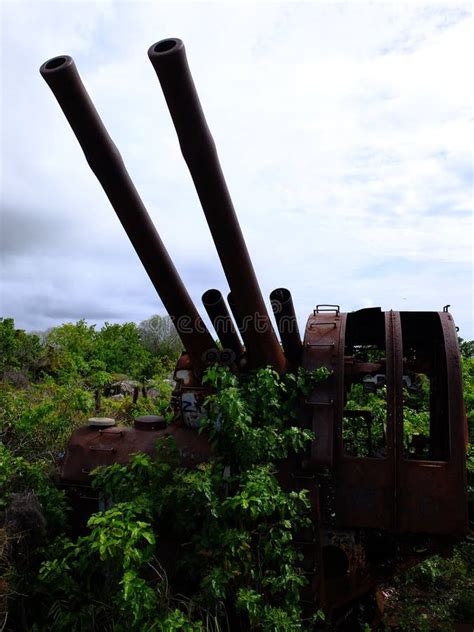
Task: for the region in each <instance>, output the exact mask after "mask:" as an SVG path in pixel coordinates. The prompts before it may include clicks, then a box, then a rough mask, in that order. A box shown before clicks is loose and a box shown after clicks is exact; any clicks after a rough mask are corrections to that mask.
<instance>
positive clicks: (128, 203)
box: [40, 55, 215, 372]
mask: <svg viewBox="0 0 474 632" xmlns="http://www.w3.org/2000/svg"><path fill="white" fill-rule="evenodd" d="M40 72H41V75H42V76H43V78H44V79H45V81H46V83H47V84H48V85H49V87H50V88H51V90H52V91H53V93H54V96H55V97H56V99H57V101H58V103H59V105H60V106H61V109H62V110H63V112H64V114H65V115H66V118H67V120H68V121H69V124H70V125H71V127H72V129H73V131H74V134H75V135H76V137H77V140H78V141H79V143H80V145H81V147H82V149H83V151H84V154H85V157H86V160H87V162H88V163H89V166H90V167H91V169H92V171H93V172H94V173H95V175H96V176H97V179H98V180H99V182H100V184H101V185H102V188H103V189H104V191H105V193H106V195H107V197H108V198H109V200H110V202H111V204H112V206H113V208H114V209H115V212H116V213H117V216H118V218H119V220H120V222H121V223H122V226H123V227H124V229H125V232H126V233H127V235H128V237H129V239H130V241H131V242H132V244H133V247H134V248H135V250H136V253H137V254H138V256H139V258H140V261H141V262H142V264H143V266H144V268H145V270H146V271H147V273H148V276H149V277H150V279H151V282H152V283H153V285H154V287H155V289H156V291H157V292H158V294H159V296H160V298H161V300H162V301H163V304H164V306H165V308H166V309H167V311H168V313H169V315H170V316H171V317H172V319H173V321H174V323H175V326H176V329H177V331H178V334H179V336H180V338H181V340H182V342H183V345H184V347H185V349H186V351H187V352H188V354H189V355H190V357H191V360H192V363H193V367H194V369H195V370H196V371H198V372H199V371H200V370H202V368H203V366H204V365H205V357H206V352H207V351H208V350H209V349H211V348H215V344H214V341H213V339H212V337H211V335H210V333H209V332H208V330H207V328H206V326H205V324H204V323H203V321H202V320H201V317H200V316H199V313H198V312H197V309H196V307H195V305H194V303H193V301H192V300H191V297H190V296H189V294H188V292H187V290H186V288H185V287H184V285H183V282H182V280H181V278H180V276H179V274H178V272H177V271H176V268H175V267H174V264H173V262H172V260H171V258H170V256H169V254H168V252H167V250H166V248H165V246H164V244H163V242H162V241H161V238H160V236H159V234H158V232H157V231H156V229H155V227H154V225H153V222H152V221H151V218H150V216H149V215H148V212H147V210H146V208H145V206H144V205H143V202H142V200H141V198H140V196H139V195H138V192H137V190H136V189H135V186H134V184H133V182H132V180H131V178H130V176H129V174H128V172H127V170H126V168H125V165H124V163H123V161H122V157H121V155H120V153H119V151H118V149H117V147H116V146H115V144H114V143H113V141H112V139H111V138H110V136H109V134H108V133H107V130H106V129H105V127H104V124H103V123H102V121H101V119H100V117H99V115H98V113H97V110H96V109H95V107H94V105H93V103H92V101H91V99H90V97H89V95H88V93H87V91H86V89H85V87H84V84H83V83H82V80H81V78H80V76H79V73H78V72H77V69H76V65H75V63H74V60H73V59H72V58H71V57H69V56H68V55H63V56H60V57H54V58H53V59H50V60H49V61H47V62H45V63H44V64H43V65H42V66H41V68H40Z"/></svg>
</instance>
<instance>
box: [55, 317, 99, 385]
mask: <svg viewBox="0 0 474 632" xmlns="http://www.w3.org/2000/svg"><path fill="white" fill-rule="evenodd" d="M96 338H97V332H96V331H95V325H88V324H87V323H86V321H85V320H83V319H82V320H79V321H78V322H77V323H76V324H73V323H65V324H64V325H61V326H60V327H54V328H53V329H51V330H50V331H49V332H48V334H47V336H46V341H45V342H46V345H47V346H48V347H50V348H52V349H53V350H54V351H55V352H56V353H55V354H53V355H55V356H56V357H55V363H54V366H55V367H56V368H55V370H54V372H57V373H58V375H59V376H60V377H61V379H62V380H63V381H68V380H69V379H70V378H73V379H77V378H79V377H85V376H87V375H88V373H89V371H90V366H89V363H90V361H91V360H92V359H94V356H95V342H96Z"/></svg>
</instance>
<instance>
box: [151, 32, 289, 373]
mask: <svg viewBox="0 0 474 632" xmlns="http://www.w3.org/2000/svg"><path fill="white" fill-rule="evenodd" d="M148 56H149V58H150V61H151V63H152V64H153V67H154V69H155V71H156V74H157V76H158V79H159V81H160V84H161V88H162V90H163V93H164V95H165V99H166V103H167V105H168V109H169V111H170V114H171V117H172V119H173V123H174V126H175V129H176V133H177V135H178V139H179V144H180V147H181V151H182V154H183V157H184V159H185V161H186V164H187V165H188V168H189V171H190V173H191V176H192V178H193V181H194V185H195V187H196V190H197V193H198V196H199V199H200V201H201V205H202V208H203V210H204V214H205V216H206V220H207V223H208V225H209V228H210V231H211V234H212V237H213V239H214V243H215V245H216V249H217V253H218V255H219V258H220V261H221V264H222V267H223V269H224V273H225V275H226V278H227V282H228V283H229V287H230V289H231V292H232V294H233V296H234V299H235V301H236V304H237V305H238V310H239V313H240V314H241V317H242V320H243V323H244V327H243V329H242V337H243V340H244V343H245V347H246V350H247V356H248V362H249V365H250V366H251V367H253V368H255V367H260V366H266V365H271V366H273V367H274V368H275V369H276V370H277V371H279V372H282V371H284V369H285V366H286V361H285V357H284V355H283V352H282V350H281V347H280V345H279V344H278V340H277V338H276V336H275V332H274V330H273V327H272V324H271V322H270V317H269V315H268V311H267V308H266V306H265V302H264V300H263V296H262V293H261V291H260V287H259V284H258V280H257V277H256V275H255V271H254V268H253V265H252V261H251V259H250V255H249V253H248V250H247V245H246V243H245V240H244V237H243V234H242V230H241V228H240V225H239V221H238V219H237V215H236V213H235V210H234V206H233V204H232V200H231V198H230V194H229V190H228V188H227V184H226V182H225V179H224V174H223V173H222V169H221V166H220V162H219V158H218V155H217V151H216V146H215V143H214V140H213V138H212V136H211V133H210V131H209V128H208V126H207V122H206V119H205V117H204V113H203V111H202V107H201V103H200V101H199V97H198V94H197V91H196V88H195V85H194V81H193V78H192V76H191V73H190V70H189V66H188V62H187V59H186V52H185V49H184V44H183V42H182V41H181V40H180V39H166V40H162V41H160V42H157V43H156V44H153V46H151V47H150V49H149V50H148Z"/></svg>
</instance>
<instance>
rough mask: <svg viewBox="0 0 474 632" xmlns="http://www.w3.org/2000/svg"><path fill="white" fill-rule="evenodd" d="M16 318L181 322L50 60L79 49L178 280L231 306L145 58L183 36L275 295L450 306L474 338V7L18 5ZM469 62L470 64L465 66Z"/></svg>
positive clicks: (13, 72) (11, 43) (8, 42)
mask: <svg viewBox="0 0 474 632" xmlns="http://www.w3.org/2000/svg"><path fill="white" fill-rule="evenodd" d="M1 11H2V58H1V74H2V84H1V99H2V143H3V145H2V162H1V179H2V183H1V185H2V199H1V205H2V206H1V239H2V279H1V281H2V288H1V309H0V312H1V314H2V315H4V316H12V317H14V318H15V321H16V323H17V326H19V327H23V328H26V329H28V330H41V329H45V328H47V327H51V326H53V325H55V324H59V323H62V322H65V321H75V320H78V319H80V318H86V319H87V320H89V321H90V322H91V323H98V324H99V325H101V324H102V323H103V322H104V321H109V322H125V321H130V320H133V321H136V322H138V321H140V320H143V319H145V318H148V317H150V316H151V315H152V314H156V313H161V314H162V313H164V311H163V306H162V304H161V302H160V300H159V298H158V297H157V296H156V293H155V291H154V289H153V287H152V285H151V283H150V281H149V280H148V277H147V276H146V273H145V272H144V270H143V269H142V267H141V264H140V262H139V260H138V258H137V256H136V255H135V253H134V251H133V249H132V247H131V245H130V244H129V242H128V240H127V237H126V236H125V234H124V233H123V229H122V227H121V226H120V224H119V222H118V220H117V218H116V216H115V213H114V212H113V210H112V208H111V207H110V206H109V203H108V200H107V199H106V197H105V194H104V193H103V191H102V189H101V188H100V185H99V184H98V182H97V181H96V179H95V177H94V176H93V174H92V172H91V171H90V170H89V167H88V166H87V164H86V162H85V160H84V156H83V154H82V151H81V149H80V147H79V145H78V143H77V141H76V139H75V137H74V135H73V133H72V131H71V129H70V128H69V126H68V124H67V122H66V120H65V118H64V116H63V114H62V112H61V111H60V109H59V106H58V105H57V103H56V101H55V99H54V97H53V95H52V93H51V92H50V90H49V88H48V87H47V85H46V84H45V82H44V81H43V79H42V78H41V77H40V74H39V72H38V68H39V66H40V64H41V63H42V62H43V61H45V60H47V59H49V58H50V57H53V56H56V55H59V54H69V55H72V56H73V57H74V59H75V61H76V65H77V67H78V69H79V72H80V73H81V76H82V78H83V80H84V83H85V85H86V87H87V89H88V90H89V92H90V95H91V97H92V99H93V101H94V103H95V105H96V107H97V109H98V111H99V113H100V115H101V117H102V119H103V121H104V123H105V125H106V126H107V128H108V130H109V132H110V135H111V136H112V138H113V139H114V141H115V143H116V144H117V146H118V148H119V150H120V152H121V153H122V156H123V158H124V161H125V164H126V165H127V168H128V170H129V172H130V174H131V176H132V178H133V179H134V181H135V184H136V186H137V189H138V191H139V192H140V194H141V196H142V199H143V201H144V203H145V205H146V206H147V208H148V210H149V213H150V215H151V216H152V218H153V220H154V222H155V225H156V227H157V228H158V230H159V232H160V234H161V236H162V238H163V240H164V242H165V244H166V246H167V248H168V250H169V252H170V254H171V256H172V257H173V259H174V262H175V264H176V266H177V268H178V271H179V272H180V274H181V275H182V277H183V280H184V282H185V283H186V285H187V287H188V289H189V291H190V293H191V295H192V297H193V299H194V300H195V301H196V303H197V304H198V308H199V309H200V311H201V312H202V311H203V310H202V307H201V303H200V296H201V294H202V293H203V292H204V291H205V290H206V289H208V288H210V287H217V288H219V289H221V290H222V291H225V292H227V289H228V288H227V285H226V282H225V278H224V275H223V273H222V271H221V269H220V264H219V261H218V258H217V254H216V252H215V249H214V246H213V243H212V240H211V237H210V234H209V230H208V228H207V224H206V222H205V219H204V215H203V212H202V210H201V208H200V205H199V201H198V198H197V195H196V193H195V191H194V189H193V185H192V181H191V178H190V175H189V173H188V171H187V168H186V166H185V164H184V161H183V159H182V157H181V155H180V151H179V146H178V142H177V139H176V136H175V133H174V129H173V127H172V124H171V119H170V116H169V113H168V111H167V108H166V105H165V101H164V98H163V94H162V92H161V89H160V87H159V84H158V81H157V79H156V75H155V73H154V70H153V68H152V66H151V64H150V62H149V60H148V58H147V49H148V47H149V46H150V45H151V44H153V43H154V42H156V41H158V40H160V39H163V38H166V37H180V38H181V39H183V40H184V42H185V45H186V49H187V54H188V59H189V63H190V66H191V70H192V72H193V75H194V79H195V82H196V85H197V88H198V91H199V94H200V97H201V101H202V104H203V108H204V110H205V113H206V116H207V119H208V123H209V126H210V128H211V131H212V133H213V135H214V138H215V141H216V144H217V147H218V150H219V154H220V158H221V162H222V166H223V170H224V173H225V175H226V178H227V182H228V185H229V189H230V192H231V195H232V197H233V200H234V204H235V207H236V210H237V213H238V216H239V219H240V222H241V225H242V229H243V232H244V235H245V237H246V240H247V243H248V247H249V250H250V253H251V256H252V258H253V261H254V265H255V268H256V272H257V275H258V277H259V280H260V283H261V286H262V290H263V292H264V295H265V296H268V294H269V292H270V291H271V290H272V289H274V288H275V287H280V286H286V287H288V288H289V289H290V290H291V292H292V294H293V298H294V302H295V305H296V307H297V311H298V315H299V319H300V325H301V326H302V325H303V324H304V321H305V319H306V317H307V315H308V313H309V312H310V310H311V309H312V308H313V306H314V305H315V304H316V303H339V304H340V305H341V308H342V309H343V310H344V311H350V310H353V309H358V308H360V307H366V306H374V305H376V306H381V307H382V308H384V309H391V308H393V309H398V310H439V309H441V308H442V307H443V305H445V304H448V303H449V304H451V306H452V307H451V311H452V313H453V315H454V318H455V321H456V323H457V324H458V325H459V326H460V334H461V335H462V336H463V337H464V338H473V337H474V332H473V326H472V315H471V314H472V299H473V295H472V253H473V251H472V204H473V153H472V147H473V134H472V118H473V110H472V108H473V103H474V99H473V82H472V58H473V55H474V49H473V42H474V30H473V20H472V14H471V12H470V8H469V5H466V4H460V5H457V4H454V3H449V4H418V3H416V4H405V5H401V6H398V5H396V4H378V3H370V4H368V3H367V4H365V3H357V4H335V3H328V4H323V3H288V4H284V3H278V4H273V3H258V4H255V3H243V2H242V3H239V4H231V3H219V4H217V3H215V4H214V3H205V4H198V3H192V4H189V3H180V2H173V3H172V4H165V3H161V2H153V3H139V2H127V3H126V2H106V1H104V2H97V3H94V2H81V3H74V2H61V3H43V2H37V1H35V2H31V3H27V2H3V3H2V6H1ZM469 60H471V61H469Z"/></svg>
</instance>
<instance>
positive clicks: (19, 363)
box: [0, 318, 42, 375]
mask: <svg viewBox="0 0 474 632" xmlns="http://www.w3.org/2000/svg"><path fill="white" fill-rule="evenodd" d="M41 353H42V347H41V343H40V339H39V338H38V336H35V335H33V334H27V333H26V332H25V331H23V329H15V322H14V320H13V318H0V374H2V375H4V374H5V371H7V370H9V369H10V370H14V371H15V370H17V371H22V372H24V373H32V372H33V371H34V370H35V367H36V365H37V364H38V361H39V358H40V356H41Z"/></svg>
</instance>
